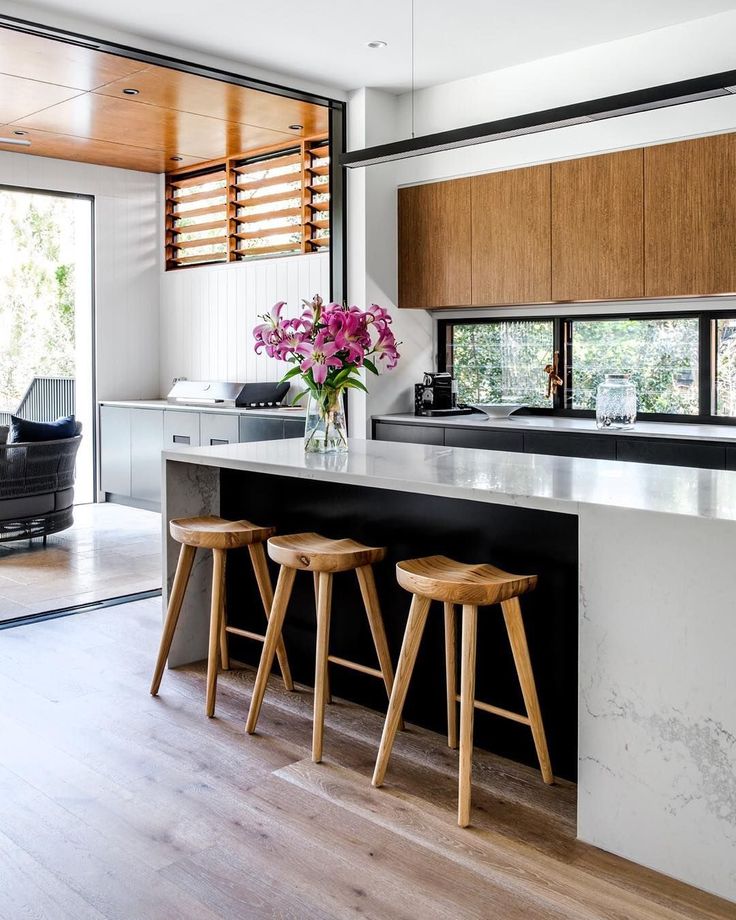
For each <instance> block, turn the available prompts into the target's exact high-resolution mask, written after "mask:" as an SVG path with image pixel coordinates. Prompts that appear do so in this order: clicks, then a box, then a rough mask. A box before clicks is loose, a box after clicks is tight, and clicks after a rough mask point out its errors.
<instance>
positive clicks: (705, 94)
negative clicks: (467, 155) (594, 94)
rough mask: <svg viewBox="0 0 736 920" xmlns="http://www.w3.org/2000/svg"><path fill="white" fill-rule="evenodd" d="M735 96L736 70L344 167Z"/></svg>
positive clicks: (399, 144)
mask: <svg viewBox="0 0 736 920" xmlns="http://www.w3.org/2000/svg"><path fill="white" fill-rule="evenodd" d="M732 94H736V70H727V71H724V72H723V73H716V74H709V75H708V76H704V77H694V78H692V79H690V80H680V81H678V82H677V83H664V84H662V85H661V86H650V87H647V88H646V89H639V90H634V91H632V92H628V93H618V94H617V95H615V96H604V97H602V98H600V99H589V100H587V101H586V102H576V103H573V104H571V105H562V106H558V107H557V108H554V109H545V110H544V111H541V112H530V113H528V114H526V115H514V116H512V117H511V118H501V119H499V120H498V121H489V122H485V123H484V124H480V125H469V126H468V127H465V128H453V129H452V130H450V131H439V132H437V133H436V134H426V135H424V136H423V137H412V138H407V139H405V140H400V141H394V142H393V143H390V144H379V145H378V146H376V147H366V148H364V149H363V150H353V151H351V152H349V153H345V154H343V156H342V157H341V159H340V163H341V165H342V166H347V167H348V168H356V167H361V166H373V165H375V164H377V163H385V162H389V161H391V160H402V159H406V158H408V157H415V156H422V155H424V154H427V153H437V152H440V151H442V150H452V149H454V148H457V147H470V146H472V145H473V144H486V143H490V142H491V141H498V140H504V139H505V138H509V137H520V136H521V135H523V134H538V133H541V132H542V131H553V130H554V129H556V128H566V127H569V126H571V125H581V124H586V123H588V122H594V121H601V120H603V119H606V118H616V117H618V116H619V115H629V114H632V113H634V112H646V111H649V110H651V109H661V108H668V107H670V106H675V105H684V104H686V103H688V102H698V101H701V100H703V99H712V98H714V97H716V96H728V95H732Z"/></svg>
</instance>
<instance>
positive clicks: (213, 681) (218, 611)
mask: <svg viewBox="0 0 736 920" xmlns="http://www.w3.org/2000/svg"><path fill="white" fill-rule="evenodd" d="M226 558H227V555H226V553H225V550H224V549H213V550H212V606H211V607H210V647H209V654H208V656H207V698H206V701H205V710H206V712H207V715H208V716H209V718H212V716H213V715H214V714H215V698H216V696H217V663H218V654H219V651H220V635H221V629H222V613H223V610H222V606H223V600H224V597H225V560H226Z"/></svg>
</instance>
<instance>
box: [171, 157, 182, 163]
mask: <svg viewBox="0 0 736 920" xmlns="http://www.w3.org/2000/svg"><path fill="white" fill-rule="evenodd" d="M171 159H172V160H173V161H174V162H175V163H181V161H182V160H183V159H184V157H179V156H175V157H172V158H171Z"/></svg>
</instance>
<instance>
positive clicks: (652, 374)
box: [438, 311, 736, 424]
mask: <svg viewBox="0 0 736 920" xmlns="http://www.w3.org/2000/svg"><path fill="white" fill-rule="evenodd" d="M438 330H439V344H440V349H439V350H440V367H439V369H440V370H449V371H451V372H452V373H453V374H454V376H455V378H456V379H457V382H458V398H459V400H460V401H462V402H468V403H483V402H489V403H492V402H519V403H522V404H523V405H525V406H528V407H529V408H530V411H532V412H537V413H540V412H541V413H545V412H547V413H549V412H552V413H554V414H559V415H582V416H585V415H588V416H589V415H592V414H593V413H594V411H595V400H596V391H597V389H598V384H599V383H600V382H601V381H602V380H603V378H604V376H605V374H607V373H625V374H630V375H631V378H632V380H633V381H634V383H635V384H636V388H637V395H638V402H639V414H640V415H642V416H644V417H645V418H646V417H649V418H655V419H656V418H659V419H672V420H673V421H674V420H677V419H681V420H684V421H686V420H691V421H712V422H723V421H729V422H733V423H734V424H736V313H734V312H733V311H731V312H726V311H708V312H706V311H703V312H690V313H679V314H673V313H660V314H648V315H644V314H638V315H634V316H621V315H619V316H616V315H611V316H585V317H579V316H574V317H565V316H555V317H552V318H550V319H547V318H544V319H540V318H536V319H523V320H520V319H494V320H461V321H454V320H442V319H441V320H440V321H439V326H438ZM555 354H557V355H558V365H559V366H558V374H559V377H560V379H561V380H562V383H561V385H560V386H559V387H558V388H557V390H556V392H555V393H554V394H553V396H552V398H547V396H546V386H547V379H548V378H547V375H546V374H545V372H544V369H545V366H546V365H548V364H551V363H553V361H554V355H555Z"/></svg>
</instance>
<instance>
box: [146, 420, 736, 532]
mask: <svg viewBox="0 0 736 920" xmlns="http://www.w3.org/2000/svg"><path fill="white" fill-rule="evenodd" d="M163 457H164V461H165V462H166V461H176V462H178V463H188V464H196V465H199V466H205V467H219V468H224V469H231V470H242V471H244V472H255V473H269V474H273V475H278V476H287V477H295V478H297V479H304V480H315V479H320V480H326V481H329V482H336V483H348V484H351V485H357V486H367V487H371V488H378V489H389V490H396V491H401V492H414V493H419V494H425V495H439V496H444V497H447V498H457V499H461V500H471V501H485V502H492V503H496V504H506V505H514V506H517V507H522V508H539V509H543V510H548V511H560V512H563V513H567V514H577V513H579V511H580V508H581V507H582V506H586V505H587V506H601V505H602V506H606V507H608V508H621V509H626V510H633V511H651V512H661V513H669V514H675V515H685V516H690V517H697V518H704V519H715V520H722V521H736V474H735V473H733V472H727V471H725V470H700V469H691V468H687V467H673V466H659V465H655V464H643V463H619V462H616V461H613V460H586V459H580V458H577V457H556V456H548V455H540V454H523V453H513V452H509V451H494V450H476V449H468V448H463V447H440V446H434V445H426V444H404V443H395V442H392V441H363V440H355V439H351V440H350V449H349V451H348V452H347V453H345V454H326V455H319V454H305V452H304V442H303V439H301V438H290V439H287V440H283V441H255V442H252V443H248V444H225V445H217V446H213V447H185V446H181V447H179V448H177V449H176V450H165V451H164V452H163Z"/></svg>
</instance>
